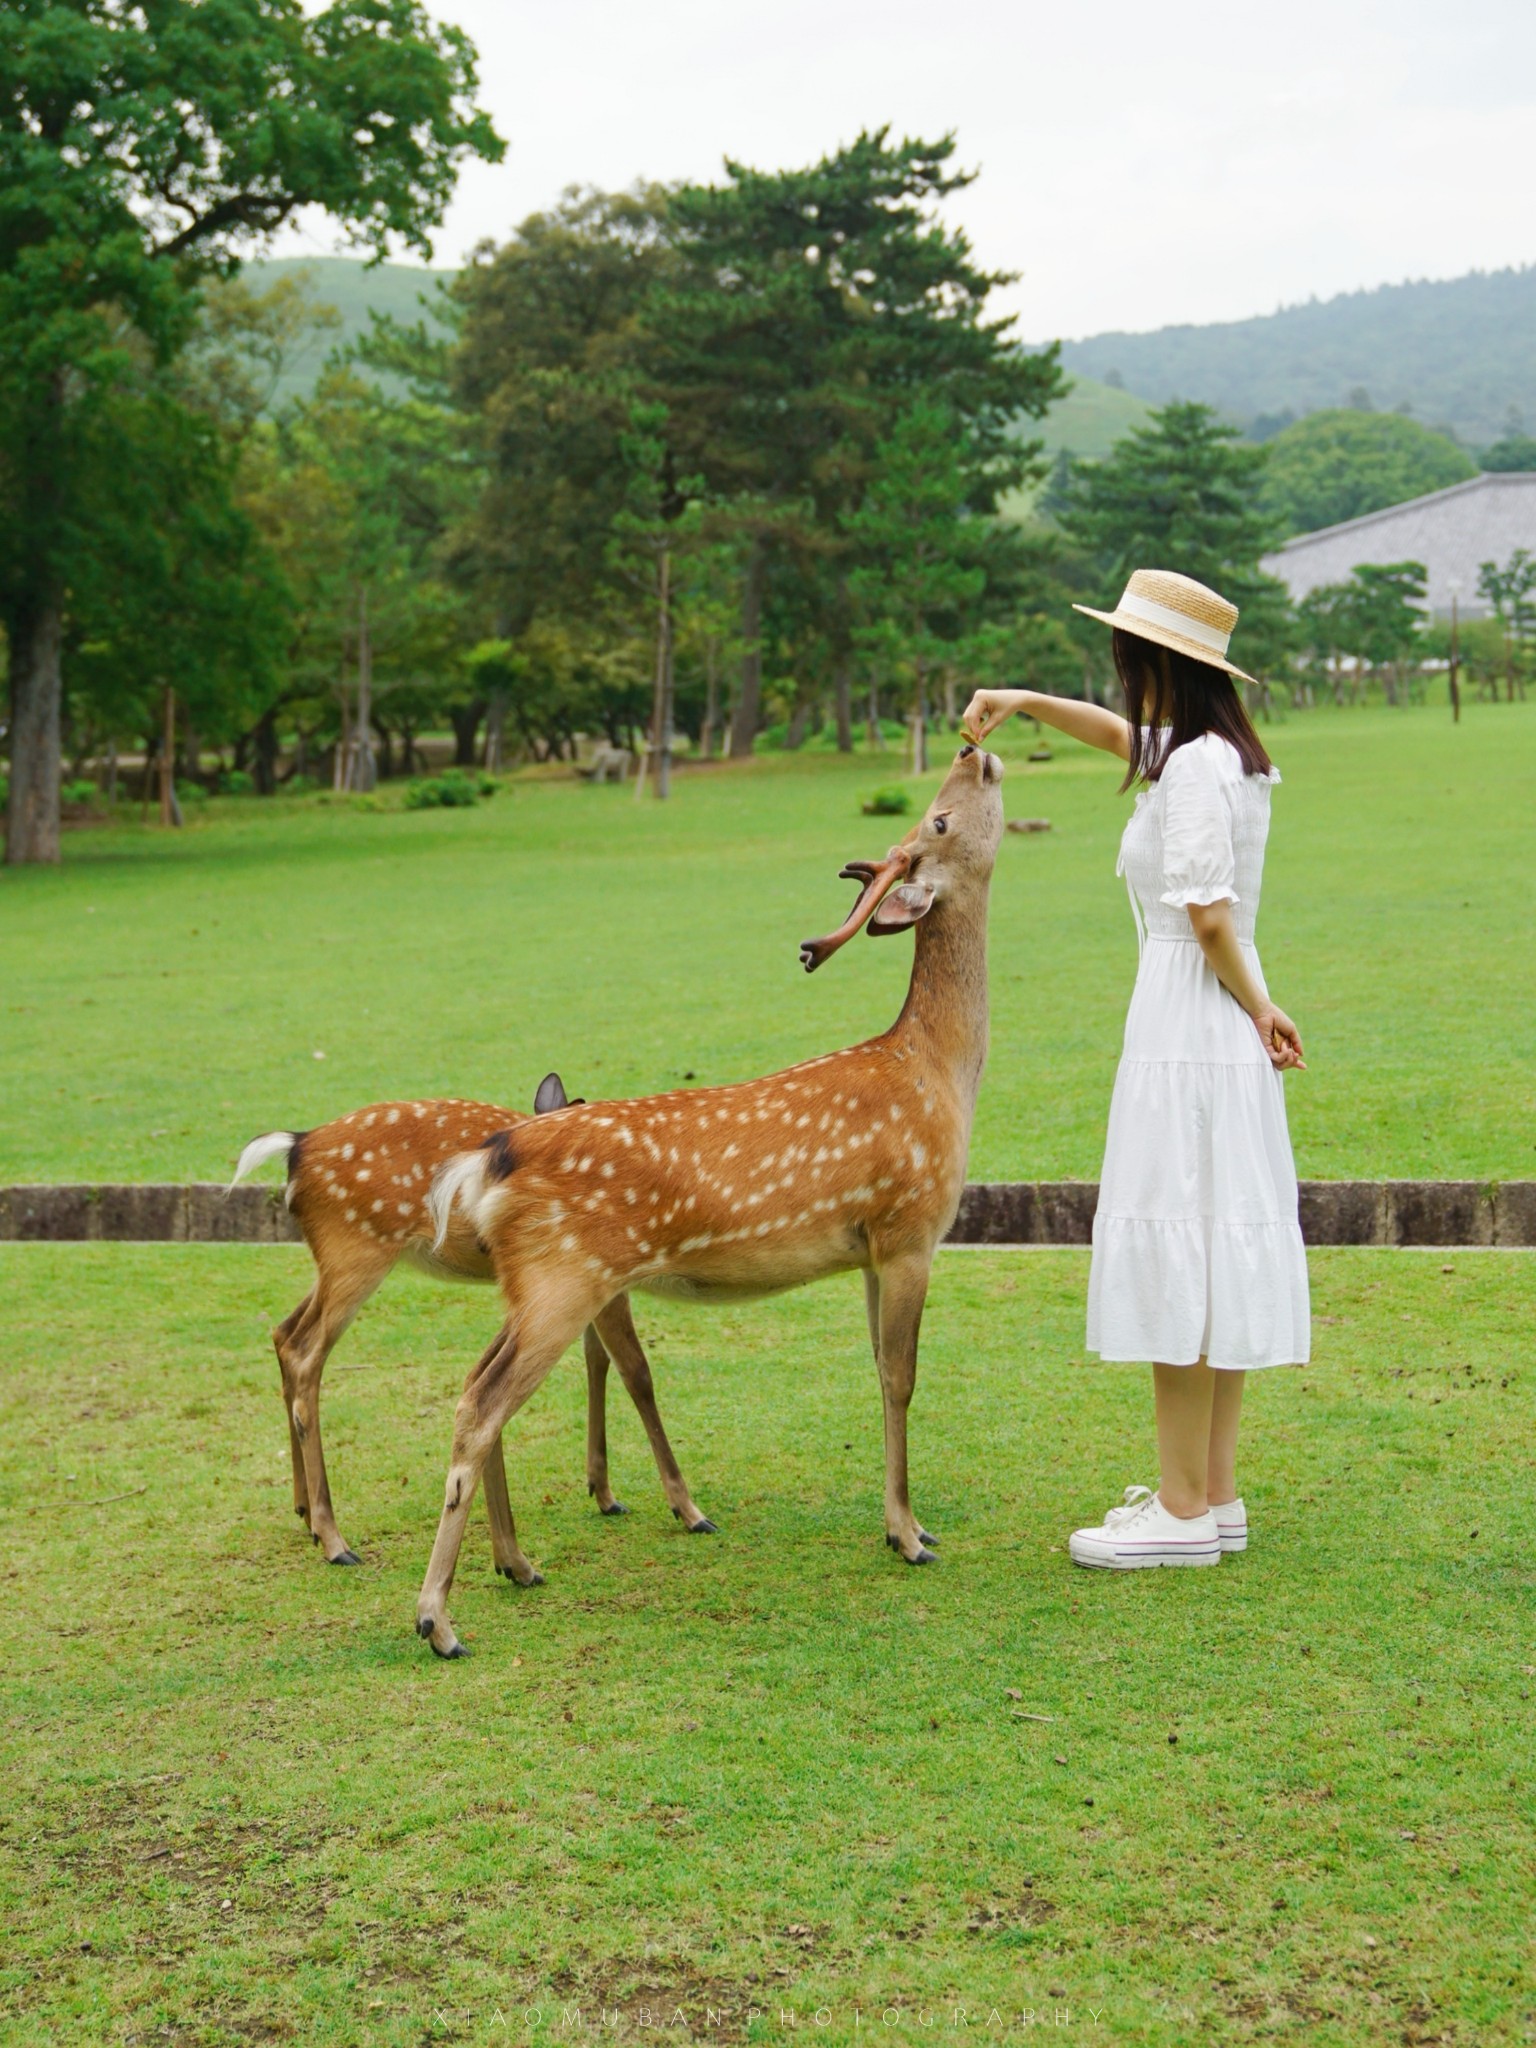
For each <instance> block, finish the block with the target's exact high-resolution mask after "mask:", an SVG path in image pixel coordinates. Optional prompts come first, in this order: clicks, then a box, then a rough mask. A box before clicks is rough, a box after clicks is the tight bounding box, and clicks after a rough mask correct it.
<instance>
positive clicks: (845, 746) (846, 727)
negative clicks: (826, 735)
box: [832, 655, 853, 754]
mask: <svg viewBox="0 0 1536 2048" xmlns="http://www.w3.org/2000/svg"><path fill="white" fill-rule="evenodd" d="M848 668H849V664H848V658H847V656H846V655H845V656H844V657H843V659H842V660H841V661H840V662H839V663H838V664H837V667H836V668H835V669H834V670H833V672H832V705H833V712H834V715H835V717H836V719H837V751H838V752H839V753H840V754H851V753H852V752H853V683H852V678H851V676H850V675H849V673H848Z"/></svg>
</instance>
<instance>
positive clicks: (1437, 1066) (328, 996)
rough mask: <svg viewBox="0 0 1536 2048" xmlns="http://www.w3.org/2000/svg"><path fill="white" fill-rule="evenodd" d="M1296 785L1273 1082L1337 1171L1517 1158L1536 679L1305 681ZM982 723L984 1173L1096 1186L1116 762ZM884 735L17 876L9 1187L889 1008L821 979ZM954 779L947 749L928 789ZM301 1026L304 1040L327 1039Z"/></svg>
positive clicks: (579, 1081)
mask: <svg viewBox="0 0 1536 2048" xmlns="http://www.w3.org/2000/svg"><path fill="white" fill-rule="evenodd" d="M1268 737H1269V740H1270V744H1271V745H1272V747H1273V750H1274V752H1275V754H1276V756H1277V758H1278V759H1279V761H1280V764H1281V767H1282V770H1283V772H1284V775H1285V784H1284V787H1283V788H1282V789H1280V790H1279V791H1278V792H1277V794H1276V798H1275V823H1274V830H1273V835H1272V839H1271V850H1270V857H1269V865H1268V873H1267V876H1266V882H1265V897H1264V907H1263V913H1262V917H1261V921H1260V931H1259V937H1260V944H1261V948H1262V952H1263V956H1264V960H1265V965H1266V969H1267V971H1268V975H1269V979H1270V983H1271V986H1272V987H1273V989H1274V991H1275V993H1276V995H1277V997H1278V999H1279V1001H1280V1002H1281V1003H1283V1004H1284V1005H1285V1006H1286V1007H1287V1008H1288V1009H1289V1010H1290V1011H1291V1012H1292V1013H1293V1014H1294V1015H1295V1016H1296V1017H1297V1019H1298V1021H1299V1022H1300V1024H1301V1026H1302V1029H1303V1031H1304V1033H1305V1036H1306V1043H1307V1051H1308V1057H1309V1061H1310V1071H1309V1072H1308V1073H1306V1074H1303V1075H1296V1076H1292V1077H1291V1079H1290V1081H1289V1082H1288V1084H1287V1092H1288V1098H1289V1102H1290V1107H1291V1115H1292V1127H1293V1131H1294V1135H1295V1139H1296V1148H1297V1156H1298V1163H1299V1165H1300V1169H1301V1171H1302V1173H1303V1174H1306V1175H1314V1176H1321V1177H1341V1178H1342V1177H1352V1176H1376V1175H1404V1176H1414V1175H1429V1176H1440V1175H1451V1176H1464V1177H1470V1178H1473V1179H1507V1178H1525V1177H1530V1176H1531V1175H1532V1174H1533V1173H1536V1006H1533V1004H1532V1002H1531V964H1530V936H1529V935H1530V932H1531V930H1532V928H1533V924H1536V803H1533V802H1532V797H1531V770H1532V764H1533V761H1536V705H1524V704H1516V705H1489V704H1473V705H1471V706H1469V707H1468V710H1467V713H1466V716H1465V718H1464V719H1463V722H1462V724H1461V725H1460V727H1459V728H1456V729H1453V728H1452V727H1451V724H1450V721H1449V718H1448V716H1447V714H1446V713H1445V711H1444V710H1443V708H1441V707H1438V706H1430V707H1428V708H1423V709H1418V708H1416V709H1412V710H1400V711H1388V710H1384V709H1380V708H1373V709H1368V710H1361V711H1342V712H1341V711H1336V710H1333V709H1327V710H1318V711H1314V712H1311V713H1307V714H1302V715H1293V716H1291V717H1290V718H1289V719H1288V720H1287V721H1286V722H1285V723H1283V724H1277V725H1275V726H1273V727H1271V728H1269V729H1268ZM1029 745H1030V734H1029V732H1028V730H1027V729H1025V728H1020V727H1008V728H1005V740H1004V751H1005V753H1007V754H1009V756H1010V765H1009V771H1008V783H1007V787H1006V792H1005V794H1006V798H1007V809H1008V814H1009V815H1010V817H1029V816H1044V817H1047V818H1049V819H1050V820H1051V823H1052V828H1053V829H1052V830H1051V831H1050V832H1049V833H1045V834H1041V835H1038V836H1029V837H1017V836H1010V837H1009V838H1007V839H1006V840H1005V842H1004V845H1003V848H1002V852H1001V856H1000V859H999V867H998V877H997V884H996V888H995V891H994V896H993V910H992V1004H993V1053H992V1062H991V1067H990V1070H989V1073H988V1077H987V1081H986V1084H985V1087H984V1090H983V1094H982V1100H981V1107H980V1112H979V1116H978V1122H977V1128H976V1136H975V1144H974V1147H973V1151H972V1161H971V1165H972V1172H973V1174H974V1176H975V1177H976V1178H979V1179H1033V1178H1036V1177H1055V1176H1081V1177H1088V1178H1091V1177H1093V1176H1094V1175H1095V1174H1096V1173H1097V1171H1098V1166H1099V1153H1100V1146H1101V1143H1102V1136H1103V1127H1104V1116H1105V1110H1106V1107H1107V1104H1108V1100H1109V1090H1110V1085H1111V1081H1112V1078H1113V1071H1114V1064H1115V1059H1116V1055H1117V1052H1118V1047H1119V1039H1120V1031H1121V1023H1122V1018H1123V1014H1124V1006H1125V1002H1126V999H1127V997H1128V994H1129V991H1130V985H1131V981H1132V978H1133V976H1134V973H1135V958H1136V954H1135V941H1134V937H1133V933H1132V927H1131V920H1130V913H1129V910H1128V908H1127V906H1126V902H1125V897H1124V892H1123V890H1122V888H1121V886H1120V884H1119V883H1117V882H1116V880H1115V878H1114V863H1115V850H1116V844H1117V840H1118V836H1119V832H1120V829H1121V825H1122V823H1123V820H1124V816H1125V800H1124V799H1120V798H1117V797H1116V795H1115V784H1116V780H1117V774H1116V770H1115V766H1114V764H1113V763H1111V762H1109V761H1107V760H1106V758H1105V757H1104V756H1102V755H1094V754H1090V753H1088V752H1087V751H1085V750H1083V749H1080V748H1076V747H1073V746H1072V745H1070V744H1066V743H1062V744H1058V745H1057V747H1056V751H1055V758H1054V759H1053V760H1051V761H1049V762H1047V763H1044V764H1029V763H1027V762H1026V761H1025V760H1024V758H1023V755H1024V754H1025V752H1027V750H1028V747H1029ZM899 769H900V762H899V757H893V756H891V755H886V756H882V757H880V758H879V759H873V760H872V759H870V758H867V757H858V758H855V759H853V760H852V761H845V760H840V759H839V758H837V757H836V756H835V755H826V754H806V755H804V756H799V757H796V756H779V757H766V758H760V759H758V760H756V761H753V762H751V763H747V764H740V765H735V766H732V765H723V766H719V767H714V768H705V769H690V770H685V771H683V772H682V773H681V774H680V776H679V777H678V781H677V787H676V794H675V796H674V797H673V799H672V801H671V802H670V803H669V804H667V805H660V804H656V803H654V802H650V801H647V802H646V803H645V804H643V805H641V804H637V803H636V802H635V800H634V797H633V794H632V792H631V791H629V790H627V789H619V788H613V787H608V788H602V789H590V788H587V787H585V786H583V785H578V784H576V783H574V782H571V781H567V780H561V781H558V782H549V781H540V780H523V781H518V782H515V783H514V784H513V785H512V786H511V787H510V788H509V789H507V790H505V791H504V792H503V793H502V794H501V795H499V796H498V797H496V798H494V799H493V800H492V801H491V802H489V803H488V804H486V805H484V806H482V807H480V808H479V809H476V810H471V811H436V812H430V811H429V812H413V813H404V812H400V811H390V810H380V811H360V810H357V809H355V808H352V807H350V806H349V805H347V804H346V803H345V802H343V803H340V804H337V805H332V806H322V805H320V804H319V803H317V802H316V800H314V799H307V800H306V799H294V800H291V801H287V800H281V801H277V802H274V803H272V804H262V803H259V802H257V801H256V800H254V799H243V800H242V799H228V800H219V801H215V802H214V803H212V804H210V805H208V806H207V807H206V809H205V811H204V812H203V813H202V814H200V815H199V816H198V817H197V818H196V820H195V822H194V823H193V824H192V825H190V826H189V827H188V829H187V830H186V831H185V832H183V833H181V834H176V835H172V834H163V833H161V832H159V831H158V830H156V829H154V828H153V827H150V828H143V829H141V828H139V827H138V826H137V825H135V824H133V823H126V824H122V825H116V826H113V827H110V828H102V829H96V830H88V831H80V832H75V833H71V834H70V835H69V836H68V839H67V842H66V858H65V863H64V866H63V868H62V869H61V870H58V871H43V870H8V871H4V872H0V1027H3V1040H4V1054H5V1074H6V1083H7V1085H6V1087H5V1090H4V1093H3V1096H0V1180H4V1181H13V1180H31V1179H36V1180H137V1179H157V1180H183V1179H217V1178H219V1177H220V1176H222V1175H224V1174H225V1173H227V1172H228V1170H229V1168H230V1166H231V1164H232V1162H233V1160H234V1158H235V1155H236V1153H237V1152H238V1150H239V1148H240V1146H241V1144H242V1143H243V1142H244V1141H245V1139H247V1138H248V1137H250V1136H251V1135H252V1134H253V1133H255V1132H257V1131H263V1130H268V1129H271V1128H273V1127H278V1128H295V1127H300V1126H304V1125H307V1124H312V1123H315V1122H317V1121H320V1120H321V1119H323V1118H325V1117H328V1116H331V1115H333V1114H336V1113H337V1112H339V1111H341V1110H343V1109H346V1108H349V1107H352V1106H355V1105H357V1104H360V1103H363V1102H367V1101H370V1100H374V1099H377V1098H378V1097H380V1096H388V1095H407V1096H415V1095H424V1094H437V1093H451V1094H461V1095H476V1096H486V1097H489V1098H490V1099H492V1100H504V1101H508V1102H511V1103H513V1104H515V1105H523V1106H526V1105H527V1104H528V1103H529V1101H530V1099H531V1095H532V1090H533V1087H534V1085H535V1083H536V1082H537V1080H538V1078H539V1076H540V1075H541V1074H543V1073H544V1072H545V1071H546V1069H548V1068H549V1067H552V1066H558V1067H560V1068H561V1069H562V1070H563V1071H564V1074H565V1077H566V1080H567V1082H568V1084H569V1085H570V1087H571V1088H572V1090H573V1092H576V1093H580V1094H586V1095H592V1096H598V1095H621V1094H630V1093H639V1092H645V1091H648V1090H654V1089H660V1088H666V1087H670V1086H674V1085H677V1084H678V1083H680V1082H683V1081H686V1080H690V1079H697V1080H698V1081H699V1082H701V1083H704V1082H712V1081H722V1080H733V1079H739V1078H742V1077H745V1076H748V1075H751V1074H754V1073H761V1072H767V1071H770V1070H772V1069H773V1068H775V1067H778V1066H783V1065H787V1064H788V1063H789V1062H791V1061H793V1060H796V1059H800V1058H804V1057H807V1056H809V1055H811V1054H814V1053H817V1052H820V1051H824V1050H826V1049H828V1048H829V1047H831V1046H834V1045H838V1044H844V1043H848V1042H850V1041H852V1040H854V1039H857V1038H860V1037H863V1036H866V1035H868V1034H869V1033H871V1032H874V1031H877V1030H880V1029H883V1028H884V1026H885V1025H886V1024H887V1023H888V1022H889V1021H890V1019H891V1018H892V1017H893V1016H894V1015H895V1013H896V1010H897V1008H898V1007H899V1004H900V1001H901V996H902V992H903V989H904V986H905V981H906V975H907V970H908V963H909V960H910V957H911V949H910V946H909V944H908V943H907V942H906V941H905V940H896V941H892V942H886V943H883V944H880V945H865V944H863V943H862V942H861V943H860V944H859V945H857V946H854V947H851V948H849V949H847V950H846V951H845V952H843V953H842V954H841V955H839V956H838V958H837V959H836V960H835V961H834V962H833V963H832V964H831V965H830V966H829V967H828V968H827V969H826V970H825V971H824V972H822V973H821V974H818V975H817V976H816V977H815V978H814V979H813V980H807V979H806V977H805V976H804V974H803V973H802V972H801V971H800V968H799V966H798V963H797V958H796V946H797V942H798V941H799V940H800V939H801V938H804V937H806V936H808V935H809V934H811V933H813V932H819V931H825V930H828V929H830V928H831V927H832V926H833V925H834V924H836V923H837V922H838V921H839V920H840V919H841V917H842V916H843V913H844V911H845V910H846V908H847V905H848V901H849V885H848V884H847V883H845V882H840V881H838V880H837V870H838V868H839V867H840V866H841V865H842V863H843V862H844V861H845V860H847V859H848V858H850V857H852V856H855V855H859V856H866V857H867V856H868V855H870V854H871V853H874V854H879V853H880V852H882V851H883V850H884V848H885V847H886V845H887V844H888V843H889V841H890V840H891V838H893V837H895V836H897V835H898V834H899V831H900V824H899V821H895V820H891V819H882V818H865V817H863V816H861V815H860V799H861V797H862V796H863V795H864V794H866V793H867V792H868V791H869V790H870V789H871V788H872V787H874V786H875V785H877V784H879V783H882V782H889V781H890V780H892V779H893V776H899ZM936 780H937V777H936V776H934V777H932V778H930V780H929V783H928V784H927V785H924V787H923V789H922V790H919V792H918V793H919V794H920V795H921V794H925V793H926V789H927V788H931V787H932V785H933V783H934V782H935V781H936ZM317 1054H323V1055H324V1057H323V1058H317V1057H316V1055H317Z"/></svg>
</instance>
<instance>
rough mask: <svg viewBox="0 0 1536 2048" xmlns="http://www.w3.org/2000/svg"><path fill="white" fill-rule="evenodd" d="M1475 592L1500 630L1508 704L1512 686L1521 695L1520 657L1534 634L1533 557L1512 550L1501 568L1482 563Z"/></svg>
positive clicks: (1535, 566) (1522, 550) (1535, 580)
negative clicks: (1483, 599) (1517, 686)
mask: <svg viewBox="0 0 1536 2048" xmlns="http://www.w3.org/2000/svg"><path fill="white" fill-rule="evenodd" d="M1477 589H1478V595H1479V596H1480V597H1485V598H1486V599H1487V600H1488V602H1489V604H1490V605H1492V607H1493V611H1494V616H1495V617H1496V618H1497V619H1498V621H1499V624H1500V625H1501V626H1502V627H1503V629H1504V684H1505V691H1506V694H1507V696H1508V698H1509V701H1510V703H1511V704H1513V703H1514V701H1515V687H1516V683H1517V682H1518V683H1519V684H1520V689H1521V694H1522V695H1523V694H1524V680H1523V678H1522V676H1521V669H1522V667H1523V665H1524V656H1525V652H1526V650H1527V648H1528V647H1529V645H1530V643H1531V639H1532V636H1533V635H1536V558H1533V557H1532V555H1531V552H1530V550H1529V549H1528V548H1516V549H1515V551H1514V553H1513V554H1512V555H1511V556H1510V558H1509V560H1508V561H1507V562H1506V563H1505V564H1504V567H1503V568H1502V569H1501V568H1500V567H1499V565H1498V563H1497V562H1484V563H1482V564H1481V565H1480V567H1479V569H1478V572H1477Z"/></svg>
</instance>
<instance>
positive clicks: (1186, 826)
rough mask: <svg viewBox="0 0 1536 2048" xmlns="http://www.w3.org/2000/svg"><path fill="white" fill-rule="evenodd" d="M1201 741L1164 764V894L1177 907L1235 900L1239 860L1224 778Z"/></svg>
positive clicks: (1182, 749)
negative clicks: (1233, 840)
mask: <svg viewBox="0 0 1536 2048" xmlns="http://www.w3.org/2000/svg"><path fill="white" fill-rule="evenodd" d="M1221 771H1222V763H1221V762H1220V760H1219V759H1218V757H1217V756H1216V754H1215V753H1214V751H1213V750H1212V749H1211V748H1210V747H1209V746H1206V745H1204V744H1202V743H1201V742H1200V741H1198V740H1197V741H1195V742H1193V743H1192V744H1191V745H1189V746H1183V747H1178V748H1176V749H1175V751H1174V752H1173V753H1172V754H1171V755H1170V756H1169V757H1168V765H1167V767H1166V768H1165V769H1164V770H1163V774H1162V788H1163V895H1162V900H1163V902H1164V903H1166V904H1168V906H1169V907H1170V908H1171V909H1173V910H1183V909H1186V908H1187V907H1188V906H1189V905H1190V904H1191V903H1235V902H1236V901H1237V886H1236V885H1237V862H1236V858H1235V856H1234V854H1233V851H1232V812H1231V807H1230V805H1229V803H1228V800H1227V787H1226V778H1224V777H1223V775H1222V772H1221Z"/></svg>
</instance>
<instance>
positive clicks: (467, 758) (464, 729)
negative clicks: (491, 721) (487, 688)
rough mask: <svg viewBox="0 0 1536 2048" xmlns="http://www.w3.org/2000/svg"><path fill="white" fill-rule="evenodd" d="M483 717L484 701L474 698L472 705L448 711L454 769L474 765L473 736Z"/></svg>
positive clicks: (462, 705)
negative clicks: (451, 732)
mask: <svg viewBox="0 0 1536 2048" xmlns="http://www.w3.org/2000/svg"><path fill="white" fill-rule="evenodd" d="M484 716H485V699H484V698H483V697H476V698H475V699H474V700H473V702H472V703H469V704H461V705H460V706H459V708H458V709H457V710H456V711H455V710H450V711H449V713H448V721H449V723H450V724H451V725H452V727H453V765H454V767H455V768H473V767H474V765H475V736H476V734H477V733H478V732H479V730H480V721H481V719H482V718H484Z"/></svg>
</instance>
